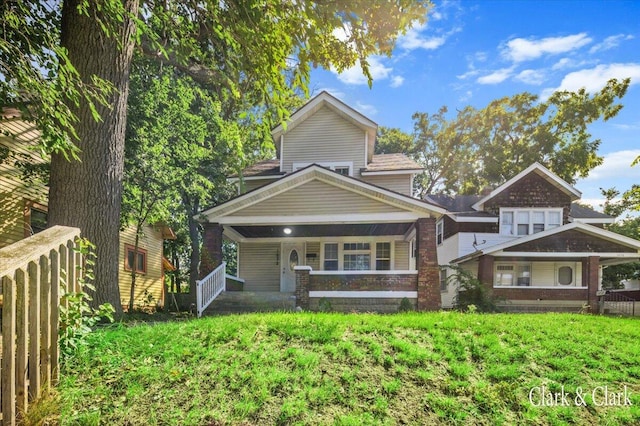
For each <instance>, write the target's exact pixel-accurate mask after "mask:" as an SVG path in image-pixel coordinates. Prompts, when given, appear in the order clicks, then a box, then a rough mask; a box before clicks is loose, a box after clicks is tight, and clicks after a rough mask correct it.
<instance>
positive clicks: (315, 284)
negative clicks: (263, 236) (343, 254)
mask: <svg viewBox="0 0 640 426" xmlns="http://www.w3.org/2000/svg"><path fill="white" fill-rule="evenodd" d="M417 289H418V275H417V274H398V275H395V274H394V275H372V274H358V275H346V274H345V275H311V276H310V277H309V290H310V291H355V290H360V291H365V290H366V291H393V290H396V291H416V290H417Z"/></svg>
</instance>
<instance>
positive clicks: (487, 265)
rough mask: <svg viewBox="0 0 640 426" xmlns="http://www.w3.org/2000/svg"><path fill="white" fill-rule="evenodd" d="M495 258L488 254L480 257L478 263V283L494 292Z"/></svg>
mask: <svg viewBox="0 0 640 426" xmlns="http://www.w3.org/2000/svg"><path fill="white" fill-rule="evenodd" d="M494 260H495V258H494V257H493V256H489V255H487V254H485V255H482V256H480V259H479V263H478V281H480V282H481V283H482V284H483V285H484V286H485V287H486V288H487V290H489V291H493V262H494Z"/></svg>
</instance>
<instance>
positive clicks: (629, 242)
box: [451, 222, 640, 263]
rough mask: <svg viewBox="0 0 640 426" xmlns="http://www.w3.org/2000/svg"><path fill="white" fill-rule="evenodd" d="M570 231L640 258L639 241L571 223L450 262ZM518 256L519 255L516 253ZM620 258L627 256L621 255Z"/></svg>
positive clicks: (461, 260) (589, 226) (462, 260)
mask: <svg viewBox="0 0 640 426" xmlns="http://www.w3.org/2000/svg"><path fill="white" fill-rule="evenodd" d="M571 230H577V231H580V232H583V233H585V234H588V235H590V236H593V237H595V238H599V239H603V240H607V241H611V242H614V243H617V244H621V245H624V246H627V247H629V248H632V249H634V250H636V251H637V252H638V253H636V255H637V256H636V257H640V241H638V240H634V239H633V238H629V237H625V236H624V235H620V234H617V233H615V232H611V231H607V230H604V229H602V228H598V227H596V226H592V225H588V224H584V223H579V222H573V223H568V224H566V225H562V226H558V227H556V228H552V229H548V230H546V231H542V232H538V233H535V234H531V235H527V236H525V237H520V238H514V239H513V240H509V241H507V242H504V243H501V244H496V245H493V246H490V247H486V248H483V249H479V250H477V251H475V252H473V253H470V254H468V255H465V256H463V257H460V258H458V259H454V260H452V261H451V262H452V263H460V262H464V261H467V260H471V259H474V258H476V257H479V256H482V255H485V254H492V255H500V254H504V253H503V251H504V250H506V249H509V248H511V247H516V246H519V245H521V244H525V243H528V242H531V241H536V240H544V239H545V238H548V237H551V236H553V235H556V234H560V233H562V232H566V231H571ZM532 253H533V252H532ZM551 253H553V252H551ZM556 253H561V254H563V255H570V254H571V253H570V252H563V251H558V252H556ZM518 255H520V253H518ZM620 256H627V254H621V255H620Z"/></svg>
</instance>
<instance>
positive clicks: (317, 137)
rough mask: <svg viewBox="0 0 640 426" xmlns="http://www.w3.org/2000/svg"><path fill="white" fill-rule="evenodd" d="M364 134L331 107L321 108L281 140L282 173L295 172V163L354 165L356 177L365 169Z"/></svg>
mask: <svg viewBox="0 0 640 426" xmlns="http://www.w3.org/2000/svg"><path fill="white" fill-rule="evenodd" d="M365 139H366V137H365V131H364V130H363V129H361V128H359V127H357V126H356V125H354V124H353V123H351V122H350V121H348V120H347V119H345V118H344V117H342V116H341V115H339V114H338V113H336V112H335V111H334V110H332V109H331V108H329V107H327V106H324V107H321V108H320V109H318V110H317V111H316V112H315V113H314V114H313V115H311V116H309V117H308V118H306V119H305V120H304V122H302V123H300V124H299V125H298V126H296V127H295V128H293V129H291V130H290V131H288V132H286V133H285V134H284V136H283V139H282V148H281V152H280V155H281V158H282V169H283V170H282V171H283V172H292V171H294V170H293V165H294V163H302V164H311V163H316V164H326V163H330V162H352V163H353V169H352V170H353V173H354V176H356V175H357V174H358V173H359V171H360V169H361V168H364V167H365V165H366V164H365Z"/></svg>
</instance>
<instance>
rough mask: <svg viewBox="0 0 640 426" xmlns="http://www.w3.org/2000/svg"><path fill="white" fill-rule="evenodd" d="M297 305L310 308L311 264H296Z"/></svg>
mask: <svg viewBox="0 0 640 426" xmlns="http://www.w3.org/2000/svg"><path fill="white" fill-rule="evenodd" d="M295 272H296V291H295V296H296V307H300V308H302V309H309V273H310V272H311V267H310V266H296V267H295Z"/></svg>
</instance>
